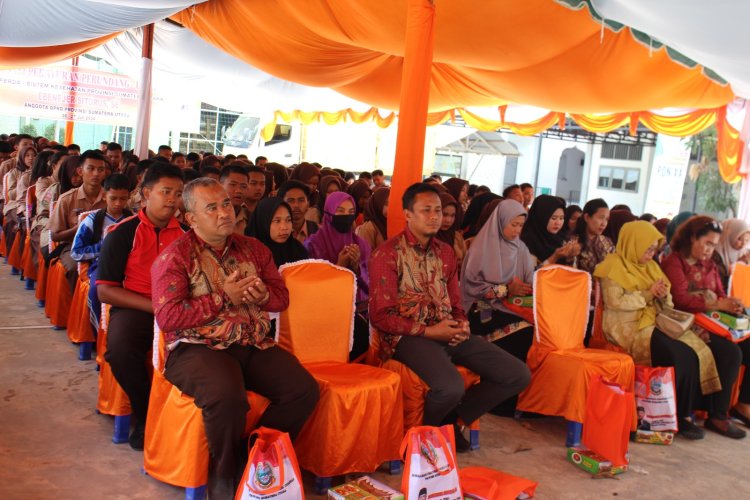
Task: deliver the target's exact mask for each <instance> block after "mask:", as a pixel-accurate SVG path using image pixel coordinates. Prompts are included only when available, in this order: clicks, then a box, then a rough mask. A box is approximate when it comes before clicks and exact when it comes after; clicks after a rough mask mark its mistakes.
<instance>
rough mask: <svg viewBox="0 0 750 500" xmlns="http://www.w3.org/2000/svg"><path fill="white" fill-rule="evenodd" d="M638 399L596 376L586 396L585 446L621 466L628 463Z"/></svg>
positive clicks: (614, 464)
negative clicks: (631, 430)
mask: <svg viewBox="0 0 750 500" xmlns="http://www.w3.org/2000/svg"><path fill="white" fill-rule="evenodd" d="M633 407H634V396H633V393H632V392H630V391H626V390H625V389H624V388H623V387H621V386H620V385H618V384H615V383H611V382H607V381H605V380H604V379H603V378H602V376H601V375H595V376H594V377H592V379H591V382H590V383H589V390H588V394H587V396H586V414H585V417H584V422H583V436H582V438H583V444H584V445H586V447H587V448H588V449H589V450H591V451H593V452H594V453H596V454H598V455H601V456H603V457H604V458H606V459H607V460H610V461H611V462H612V465H613V466H615V467H619V466H622V465H627V463H628V458H627V454H628V440H629V439H630V427H631V424H632V423H633V409H634V408H633Z"/></svg>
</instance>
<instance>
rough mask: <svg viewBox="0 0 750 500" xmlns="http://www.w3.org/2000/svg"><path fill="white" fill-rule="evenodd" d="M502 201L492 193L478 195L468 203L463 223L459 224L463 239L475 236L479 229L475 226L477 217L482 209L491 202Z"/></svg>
mask: <svg viewBox="0 0 750 500" xmlns="http://www.w3.org/2000/svg"><path fill="white" fill-rule="evenodd" d="M499 199H502V198H501V197H500V196H498V195H496V194H494V193H482V194H478V195H476V196H475V197H474V199H472V200H471V203H469V208H468V209H467V210H466V213H465V214H464V218H463V221H462V222H461V230H462V231H463V232H464V238H465V239H467V240H468V239H469V238H473V237H474V236H476V235H477V233H478V232H479V230H480V229H481V227H480V226H479V225H478V224H477V222H478V221H479V216H480V215H481V214H482V210H484V207H485V206H486V205H487V204H488V203H490V202H491V201H492V200H499Z"/></svg>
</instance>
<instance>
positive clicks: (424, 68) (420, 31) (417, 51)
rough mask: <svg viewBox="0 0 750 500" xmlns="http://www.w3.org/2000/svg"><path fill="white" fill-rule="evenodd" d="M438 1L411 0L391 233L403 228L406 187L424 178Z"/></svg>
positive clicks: (392, 189) (390, 219)
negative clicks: (401, 207)
mask: <svg viewBox="0 0 750 500" xmlns="http://www.w3.org/2000/svg"><path fill="white" fill-rule="evenodd" d="M434 26H435V4H434V3H433V1H432V0H409V3H408V7H407V14H406V43H405V50H404V60H403V69H402V72H401V100H400V103H399V111H398V135H397V137H396V158H395V161H394V164H393V179H392V182H391V200H393V203H392V204H391V206H392V207H395V208H394V209H393V210H391V211H389V212H388V236H393V235H395V234H397V233H398V232H399V231H401V230H403V228H404V226H405V224H406V217H405V215H404V213H403V211H402V210H399V209H398V207H399V206H400V205H401V196H402V195H403V193H404V191H406V188H407V187H409V186H410V185H411V184H413V183H415V182H419V181H420V180H421V179H422V167H423V165H424V144H425V133H426V128H427V111H428V107H429V102H430V79H431V76H432V54H433V47H434V38H435V30H434Z"/></svg>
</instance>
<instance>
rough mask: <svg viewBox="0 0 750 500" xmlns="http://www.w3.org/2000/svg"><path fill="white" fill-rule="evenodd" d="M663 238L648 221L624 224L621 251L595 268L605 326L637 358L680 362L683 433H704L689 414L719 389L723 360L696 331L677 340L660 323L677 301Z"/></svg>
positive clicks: (679, 405)
mask: <svg viewBox="0 0 750 500" xmlns="http://www.w3.org/2000/svg"><path fill="white" fill-rule="evenodd" d="M663 241H664V238H663V236H662V235H661V233H659V231H657V229H656V228H655V227H654V226H652V225H651V224H649V223H648V222H645V221H638V222H630V223H627V224H625V225H624V226H623V227H622V232H621V235H620V239H619V241H618V242H617V250H616V252H615V253H613V254H610V255H608V256H607V257H606V258H605V259H604V261H603V262H602V263H601V264H599V265H598V266H597V267H596V270H595V271H594V276H596V278H598V279H599V281H600V284H601V287H602V299H603V302H604V315H603V320H602V329H603V331H604V335H605V337H606V338H607V340H608V341H609V342H611V343H612V344H615V345H617V346H620V347H621V348H623V349H625V351H627V352H628V354H630V355H631V356H632V357H633V361H634V362H635V363H636V364H639V365H646V366H672V367H674V370H675V390H676V392H675V394H676V396H677V398H676V399H677V417H678V432H679V435H681V436H683V437H685V438H687V439H702V438H703V437H704V434H705V432H704V431H703V430H702V429H700V428H699V427H697V426H696V425H695V424H694V423H693V422H692V420H690V418H689V417H690V413H691V412H692V411H693V410H694V409H695V408H696V407H697V402H698V398H699V396H700V394H701V393H703V394H706V395H708V394H712V393H715V392H716V391H717V390H718V388H719V375H718V372H717V367H716V365H717V363H716V361H715V360H714V356H713V354H712V353H711V351H710V350H709V349H708V347H707V346H706V344H705V343H704V342H703V341H702V340H701V339H700V338H699V337H698V336H697V335H695V334H694V333H693V332H692V331H688V332H686V333H684V334H683V335H682V336H681V337H680V338H679V339H678V340H675V339H673V338H672V337H670V336H668V335H667V334H665V333H664V332H662V331H660V330H659V329H658V328H657V327H656V317H657V315H658V314H659V312H660V311H661V310H662V309H663V308H665V307H672V305H673V304H672V296H671V295H670V283H669V280H668V279H667V277H666V276H665V275H664V273H663V272H662V270H661V269H660V268H659V264H657V263H656V262H655V261H654V259H653V257H654V254H655V253H656V252H657V251H658V250H659V248H660V246H661V245H662V243H663Z"/></svg>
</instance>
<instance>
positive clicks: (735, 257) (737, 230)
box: [711, 219, 750, 290]
mask: <svg viewBox="0 0 750 500" xmlns="http://www.w3.org/2000/svg"><path fill="white" fill-rule="evenodd" d="M722 229H723V230H722V232H721V238H720V239H719V244H718V245H717V246H716V250H714V254H713V256H712V257H711V259H712V260H713V261H714V264H716V269H717V271H719V276H721V284H722V285H723V286H724V290H728V289H729V276H730V275H731V274H732V270H733V269H734V265H735V264H736V263H737V262H739V261H742V262H743V263H745V264H748V245H749V244H750V225H748V223H747V222H745V221H744V220H742V219H729V220H726V221H724V222H723V223H722Z"/></svg>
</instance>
